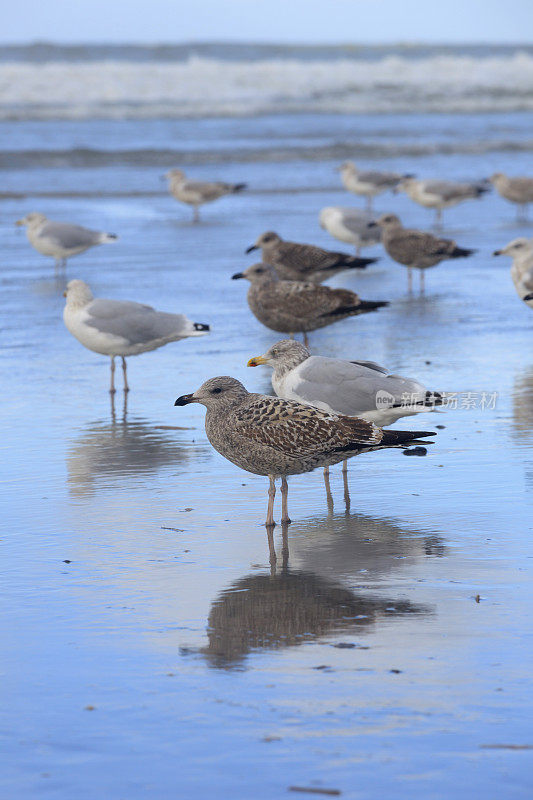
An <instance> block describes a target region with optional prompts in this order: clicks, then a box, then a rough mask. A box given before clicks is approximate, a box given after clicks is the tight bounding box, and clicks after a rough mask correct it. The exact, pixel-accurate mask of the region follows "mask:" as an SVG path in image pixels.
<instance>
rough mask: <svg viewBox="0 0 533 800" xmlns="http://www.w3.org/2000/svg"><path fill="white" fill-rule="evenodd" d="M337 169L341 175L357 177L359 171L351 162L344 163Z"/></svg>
mask: <svg viewBox="0 0 533 800" xmlns="http://www.w3.org/2000/svg"><path fill="white" fill-rule="evenodd" d="M337 169H338V171H339V172H340V174H341V175H357V173H358V171H359V170H358V169H357V167H356V166H355V164H354V162H353V161H344V162H343V163H342V164H341V165H340V167H337Z"/></svg>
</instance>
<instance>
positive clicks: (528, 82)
mask: <svg viewBox="0 0 533 800" xmlns="http://www.w3.org/2000/svg"><path fill="white" fill-rule="evenodd" d="M520 110H533V56H532V55H531V54H529V53H527V52H525V51H524V52H515V53H513V54H512V55H506V56H502V55H498V56H486V57H474V56H471V55H457V54H455V55H435V56H431V57H427V58H418V59H413V58H406V57H403V56H398V55H389V56H386V57H384V58H382V59H380V60H374V61H370V60H364V59H356V58H341V59H338V60H331V59H330V60H325V61H302V60H300V59H294V58H292V59H290V58H277V59H274V58H273V59H265V60H262V61H247V62H246V61H242V60H240V61H228V60H222V59H216V58H205V57H199V56H191V57H189V58H188V59H187V60H186V61H184V62H167V63H165V62H163V63H161V62H144V63H138V62H133V61H123V60H114V61H101V62H84V63H83V62H74V63H68V62H64V61H56V62H47V63H40V64H33V63H24V62H18V61H12V62H8V63H5V62H4V63H0V119H88V118H108V119H121V118H122V119H123V118H126V119H138V118H183V117H206V116H252V115H259V114H271V113H300V112H313V113H387V112H389V113H390V112H392V113H410V112H415V113H420V112H448V113H453V112H489V111H490V112H508V111H520Z"/></svg>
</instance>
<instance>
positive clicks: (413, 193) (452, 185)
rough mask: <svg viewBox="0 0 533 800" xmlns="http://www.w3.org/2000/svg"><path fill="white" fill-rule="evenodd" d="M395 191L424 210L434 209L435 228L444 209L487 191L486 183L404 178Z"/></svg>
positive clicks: (438, 224) (437, 226)
mask: <svg viewBox="0 0 533 800" xmlns="http://www.w3.org/2000/svg"><path fill="white" fill-rule="evenodd" d="M396 191H398V192H405V194H407V195H408V196H409V197H410V198H411V200H414V202H415V203H418V205H420V206H423V207H424V208H434V209H435V212H436V213H435V227H436V228H439V227H440V226H441V223H442V211H443V209H444V208H452V206H456V205H457V204H458V203H463V202H464V201H465V200H472V199H476V198H478V197H481V196H482V195H484V194H485V193H486V192H488V191H489V187H488V186H487V184H486V182H480V183H459V182H458V181H436V180H416V179H415V178H404V179H403V180H402V181H400V183H399V184H398V186H397V187H396Z"/></svg>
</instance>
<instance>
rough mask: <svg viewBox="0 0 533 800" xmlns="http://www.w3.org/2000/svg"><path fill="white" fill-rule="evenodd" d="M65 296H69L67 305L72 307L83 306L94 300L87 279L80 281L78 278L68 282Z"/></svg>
mask: <svg viewBox="0 0 533 800" xmlns="http://www.w3.org/2000/svg"><path fill="white" fill-rule="evenodd" d="M63 296H64V297H66V298H67V306H70V307H78V308H82V307H83V306H86V305H87V304H88V303H90V302H91V300H94V297H93V293H92V292H91V290H90V289H89V286H88V285H87V284H86V283H85V281H80V280H78V279H77V278H75V279H74V280H72V281H69V282H68V283H67V288H66V289H65V291H64V292H63Z"/></svg>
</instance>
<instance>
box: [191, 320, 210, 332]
mask: <svg viewBox="0 0 533 800" xmlns="http://www.w3.org/2000/svg"><path fill="white" fill-rule="evenodd" d="M194 330H195V331H210V330H211V328H210V327H209V325H204V323H203V322H195V323H194Z"/></svg>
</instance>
